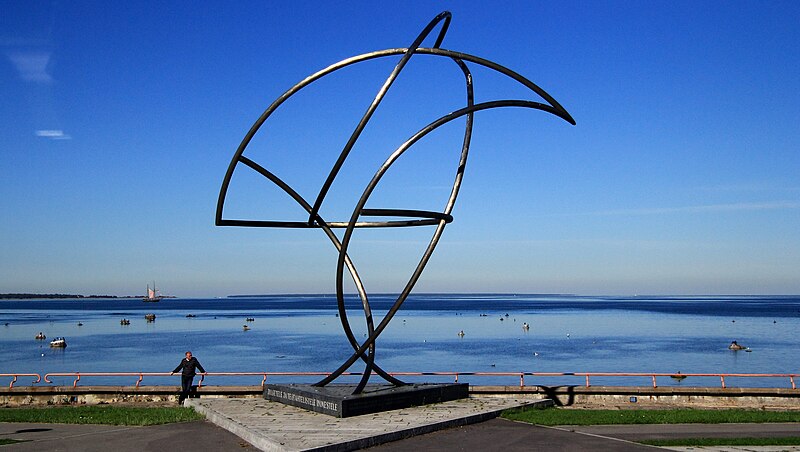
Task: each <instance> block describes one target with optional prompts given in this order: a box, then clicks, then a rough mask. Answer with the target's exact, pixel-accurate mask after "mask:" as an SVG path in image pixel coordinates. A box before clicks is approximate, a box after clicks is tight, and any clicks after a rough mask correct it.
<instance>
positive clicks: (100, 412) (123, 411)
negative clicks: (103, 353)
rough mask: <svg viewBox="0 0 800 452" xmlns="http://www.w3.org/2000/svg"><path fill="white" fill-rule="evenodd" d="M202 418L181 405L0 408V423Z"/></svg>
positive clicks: (164, 421) (132, 422) (144, 421)
mask: <svg viewBox="0 0 800 452" xmlns="http://www.w3.org/2000/svg"><path fill="white" fill-rule="evenodd" d="M203 418H204V417H203V415H202V414H200V413H198V412H196V411H195V410H194V409H186V408H180V407H152V408H151V407H119V406H66V407H47V408H2V409H0V422H34V423H44V424H107V425H157V424H170V423H173V422H187V421H196V420H200V419H203Z"/></svg>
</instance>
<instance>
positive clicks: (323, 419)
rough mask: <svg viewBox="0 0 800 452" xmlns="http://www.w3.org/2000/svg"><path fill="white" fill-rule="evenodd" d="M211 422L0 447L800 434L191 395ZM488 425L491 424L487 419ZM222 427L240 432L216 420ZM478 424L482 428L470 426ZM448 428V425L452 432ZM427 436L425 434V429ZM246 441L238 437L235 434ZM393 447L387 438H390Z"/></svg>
mask: <svg viewBox="0 0 800 452" xmlns="http://www.w3.org/2000/svg"><path fill="white" fill-rule="evenodd" d="M190 403H191V404H193V405H194V406H195V407H196V408H197V409H198V410H199V411H204V412H206V413H207V416H208V419H209V420H207V421H196V422H186V423H179V424H167V425H157V426H150V427H121V426H109V425H74V424H24V423H0V438H10V439H17V440H26V441H28V442H23V443H17V444H10V445H6V446H0V450H2V451H14V452H27V451H36V452H41V451H43V450H47V451H88V452H93V451H98V452H99V451H103V452H107V451H109V450H113V451H114V452H134V451H156V452H163V451H165V450H213V451H223V452H224V451H242V450H252V451H255V450H259V449H260V450H265V451H295V450H338V451H344V450H354V449H357V448H367V447H370V446H372V447H370V449H371V450H375V451H376V452H391V451H408V450H415V449H416V450H424V451H426V452H427V451H459V450H464V451H467V450H469V451H472V450H486V451H502V452H516V451H529V450H531V449H536V450H539V449H541V450H550V451H575V450H580V451H608V452H640V451H657V450H662V451H663V450H667V449H665V448H658V447H651V446H645V445H641V444H637V443H635V442H632V441H637V440H641V439H655V438H687V437H745V436H746V437H779V436H800V424H678V425H605V426H603V425H600V426H586V427H584V426H559V427H541V426H534V425H529V424H524V423H519V422H513V421H509V420H505V419H499V418H493V417H494V416H495V415H496V414H497V413H498V412H499V411H501V410H503V409H507V408H510V407H513V406H519V405H522V404H531V403H541V401H540V400H536V399H524V398H523V399H508V398H484V397H478V398H470V399H467V400H462V401H455V402H448V403H442V404H437V405H428V406H425V407H416V408H409V409H405V410H395V411H391V412H386V413H378V414H375V415H365V416H357V417H352V418H346V419H337V418H333V417H330V416H327V415H323V414H318V413H313V412H309V411H305V410H302V409H299V408H294V407H290V406H286V405H282V404H277V403H275V402H268V401H266V400H259V399H191V401H190ZM486 419H489V420H486ZM212 420H213V421H214V422H216V423H219V424H224V425H225V426H226V428H229V429H231V430H234V431H236V434H234V433H231V432H230V431H228V430H225V429H223V428H220V427H219V426H217V425H215V424H214V423H212V422H211V421H212ZM473 421H479V422H477V423H472V424H470V422H473ZM448 427H450V428H448ZM426 432H427V433H426ZM237 435H239V436H237ZM385 441H389V442H385ZM670 449H671V450H676V451H695V452H696V451H715V452H722V451H740V452H744V451H761V452H767V451H798V452H800V447H797V446H775V447H773V446H766V447H752V446H740V447H732V446H725V447H713V448H710V447H682V448H681V447H675V448H670Z"/></svg>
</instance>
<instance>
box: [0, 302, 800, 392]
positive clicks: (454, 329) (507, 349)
mask: <svg viewBox="0 0 800 452" xmlns="http://www.w3.org/2000/svg"><path fill="white" fill-rule="evenodd" d="M393 300H394V299H393V298H392V297H389V296H375V297H373V298H371V303H372V309H373V314H375V316H376V319H377V320H378V321H379V320H380V319H381V318H382V316H383V315H384V314H385V312H386V311H387V310H388V309H389V307H390V305H391V302H392V301H393ZM359 305H360V303H359V302H358V301H357V300H355V299H353V300H349V301H348V317H349V319H350V321H351V325H352V327H353V329H354V332H355V334H356V336H357V337H363V335H364V334H365V333H366V327H365V325H364V321H363V313H362V312H361V311H360V309H359ZM0 308H1V309H0V351H2V353H0V373H12V372H34V373H39V374H42V375H44V374H45V373H48V372H76V371H79V372H136V371H144V372H164V371H171V370H172V369H173V368H174V367H175V366H176V365H177V364H178V362H179V360H180V359H181V357H182V356H183V352H184V351H186V350H192V352H193V353H194V354H195V356H197V357H198V358H199V359H200V361H201V363H202V364H203V366H204V367H205V368H206V370H208V371H211V372H261V371H269V372H282V371H286V372H305V371H332V370H334V369H335V368H336V367H338V365H339V364H340V363H341V362H342V361H344V360H345V359H346V358H347V357H349V355H350V353H348V351H349V350H351V348H350V346H349V345H348V343H347V342H346V339H345V338H344V334H343V333H342V327H341V324H340V322H339V319H338V318H337V316H336V312H337V311H336V301H335V298H334V297H332V296H323V295H303V296H300V295H292V296H277V295H276V296H263V297H254V298H223V299H165V300H163V301H161V302H160V303H143V302H141V301H139V300H138V299H110V300H107V299H103V300H100V299H92V300H74V299H73V300H26V301H0ZM149 312H152V313H155V314H156V315H157V319H156V321H155V322H152V323H147V322H146V321H145V319H144V315H145V314H146V313H149ZM187 314H191V315H194V316H195V317H186V316H187ZM247 317H254V318H255V321H253V322H245V319H246V318H247ZM122 318H127V319H130V321H131V324H130V325H120V323H119V320H120V319H122ZM79 322H81V323H83V325H82V326H78V323H79ZM524 322H527V323H528V324H529V325H530V329H529V330H527V331H525V330H523V328H522V324H523V323H524ZM245 323H247V324H248V325H249V326H250V328H251V329H250V330H249V331H243V328H242V326H243V325H244V324H245ZM376 323H377V322H376ZM461 330H463V331H464V336H463V337H459V335H458V332H459V331H461ZM39 331H42V332H44V334H46V335H47V337H48V340H47V341H36V340H34V336H35V335H36V333H38V332H39ZM798 331H800V297H791V296H786V297H721V296H720V297H631V298H623V297H577V296H542V295H484V294H481V295H412V297H411V298H409V300H408V301H407V302H406V303H405V304H404V305H403V307H402V308H401V310H400V311H399V312H398V314H397V315H396V316H395V318H394V319H393V320H392V322H391V323H390V324H389V327H388V328H387V329H386V331H385V332H384V333H383V334H382V335H381V336H380V337H379V339H378V344H377V355H376V359H377V363H378V364H379V365H380V366H381V367H383V368H384V369H385V370H387V371H389V372H403V371H411V372H413V371H461V372H519V371H526V372H664V373H672V372H678V371H680V372H683V373H796V372H798V363H800V349H798V347H797V342H798V341H797V332H798ZM56 336H64V337H66V338H67V342H68V347H67V348H66V349H51V348H50V347H49V346H48V343H49V340H50V339H51V338H53V337H56ZM732 340H737V341H738V342H739V343H740V344H743V345H745V346H748V347H750V349H751V350H752V351H751V352H744V351H740V352H732V351H730V350H728V349H727V346H728V344H730V342H731V341H732ZM352 370H354V371H358V370H359V368H358V367H354V368H353V369H352ZM173 380H174V378H173V379H166V378H164V379H159V378H149V379H146V380H145V381H144V383H145V384H167V383H170V384H175V382H174V381H173ZM288 380H292V381H297V378H291V379H290V378H288V377H287V379H285V380H281V379H280V378H278V377H276V378H274V379H273V378H271V380H270V381H273V382H278V381H288ZM411 380H413V379H411ZM425 380H426V381H430V380H431V378H430V377H428V378H426V379H425ZM449 380H450V378H443V380H442V381H449ZM134 381H135V379H133V381H130V382H128V381H122V380H120V379H118V378H117V379H103V378H91V379H90V378H88V377H87V378H85V379H82V380H81V383H82V384H93V383H94V384H132V383H133V382H134ZM260 381H261V380H260V378H252V377H251V378H244V377H209V378H208V379H207V380H206V382H205V383H206V384H259V383H260ZM459 381H462V382H470V383H474V384H516V383H518V381H519V378H518V377H462V378H460V379H459ZM54 382H55V383H56V384H71V382H72V379H71V378H70V379H68V378H56V379H54ZM526 383H528V384H536V383H539V384H582V383H583V380H582V379H581V378H579V377H573V378H572V379H570V377H560V378H536V379H534V378H533V377H527V378H526ZM592 383H593V384H598V385H599V384H629V385H630V384H644V385H647V384H650V380H649V378H644V379H641V380H640V381H637V380H636V379H633V380H632V379H622V380H617V379H614V378H610V377H609V378H593V379H592ZM726 383H727V384H728V385H729V386H788V385H789V381H788V379H786V381H784V379H780V380H759V379H745V378H739V379H729V380H726ZM0 384H4V383H2V381H0ZM17 384H18V385H19V384H21V383H19V382H18V383H17ZM22 384H27V383H25V382H22ZM42 384H44V383H42ZM659 385H662V386H667V385H691V386H701V385H703V386H705V385H708V386H718V385H719V380H718V379H717V378H707V379H705V378H694V377H693V378H690V379H686V380H684V381H683V382H677V381H673V380H671V379H669V378H662V379H659Z"/></svg>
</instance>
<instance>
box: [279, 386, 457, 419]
mask: <svg viewBox="0 0 800 452" xmlns="http://www.w3.org/2000/svg"><path fill="white" fill-rule="evenodd" d="M355 387H356V385H349V384H330V385H328V386H324V387H319V386H312V385H300V384H286V385H281V384H268V385H265V386H264V398H265V399H267V400H271V401H274V402H281V403H284V404H286V405H292V406H296V407H299V408H303V409H306V410H309V411H316V412H318V413H324V414H328V415H330V416H336V417H350V416H360V415H362V414H370V413H378V412H381V411H389V410H398V409H401V408H409V407H412V406H420V405H427V404H430V403H438V402H448V401H451V400H458V399H464V398H467V397H469V384H467V383H445V384H432V383H431V384H427V383H423V384H408V385H404V386H392V385H377V384H376V385H367V386H366V387H365V388H364V391H363V392H362V393H361V394H353V390H354V389H355Z"/></svg>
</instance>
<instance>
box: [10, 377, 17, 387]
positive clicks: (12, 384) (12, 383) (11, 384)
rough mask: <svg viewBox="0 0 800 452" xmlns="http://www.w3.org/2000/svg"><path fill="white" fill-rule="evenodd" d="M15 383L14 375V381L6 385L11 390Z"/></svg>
mask: <svg viewBox="0 0 800 452" xmlns="http://www.w3.org/2000/svg"><path fill="white" fill-rule="evenodd" d="M15 381H17V376H16V375H14V379H13V380H11V383H9V384H8V388H9V389H11V388H13V387H14V382H15Z"/></svg>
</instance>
